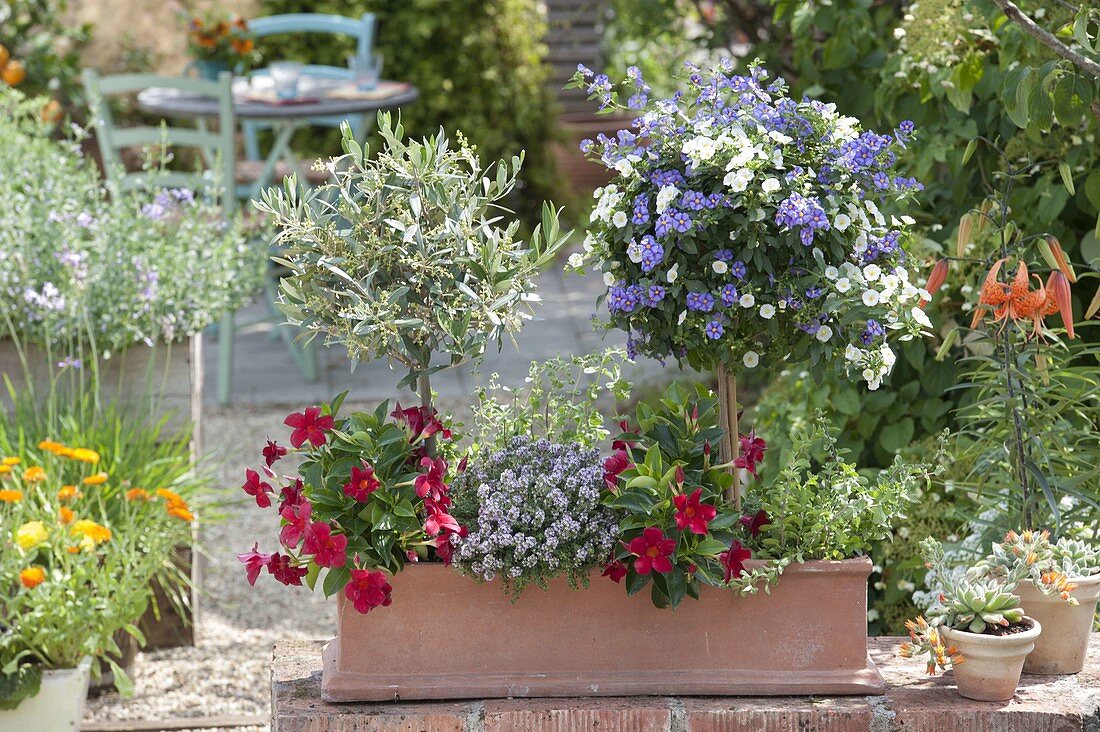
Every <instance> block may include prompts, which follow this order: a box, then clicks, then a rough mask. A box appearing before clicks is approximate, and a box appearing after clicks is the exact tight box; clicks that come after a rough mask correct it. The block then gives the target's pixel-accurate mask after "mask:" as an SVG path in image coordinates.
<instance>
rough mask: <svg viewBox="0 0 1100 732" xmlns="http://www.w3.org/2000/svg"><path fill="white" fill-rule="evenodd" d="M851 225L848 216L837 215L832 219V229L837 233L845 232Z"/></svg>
mask: <svg viewBox="0 0 1100 732" xmlns="http://www.w3.org/2000/svg"><path fill="white" fill-rule="evenodd" d="M851 225H852V219H851V217H850V216H848V214H844V213H839V214H837V215H836V216H834V217H833V228H834V229H836V230H837V231H846V230H847V229H848V227H849V226H851Z"/></svg>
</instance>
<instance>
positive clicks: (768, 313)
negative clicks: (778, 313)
mask: <svg viewBox="0 0 1100 732" xmlns="http://www.w3.org/2000/svg"><path fill="white" fill-rule="evenodd" d="M760 317H761V318H763V319H764V320H771V319H772V318H774V317H775V306H774V305H772V304H771V303H768V304H765V305H761V306H760Z"/></svg>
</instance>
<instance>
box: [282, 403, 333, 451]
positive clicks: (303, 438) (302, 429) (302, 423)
mask: <svg viewBox="0 0 1100 732" xmlns="http://www.w3.org/2000/svg"><path fill="white" fill-rule="evenodd" d="M283 424H285V425H286V426H287V427H292V428H293V429H294V431H293V432H291V433H290V444H291V445H293V446H294V447H295V448H299V447H301V446H302V445H304V444H305V443H307V442H308V443H310V444H311V445H313V446H314V447H320V446H321V445H323V444H325V432H327V431H328V430H331V429H332V428H333V427H335V426H336V421H335V420H334V419H333V418H332V415H328V414H326V415H323V416H322V414H321V408H320V407H309V408H307V409H306V410H305V411H304V412H295V413H294V414H288V415H287V418H286V419H285V420H283Z"/></svg>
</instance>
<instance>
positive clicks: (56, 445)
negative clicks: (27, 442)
mask: <svg viewBox="0 0 1100 732" xmlns="http://www.w3.org/2000/svg"><path fill="white" fill-rule="evenodd" d="M64 448H65V446H64V445H62V444H61V443H60V442H54V441H53V440H42V442H39V443H38V449H39V450H45V451H46V452H52V453H53V454H54V455H56V454H57V453H58V451H60V450H63V449H64Z"/></svg>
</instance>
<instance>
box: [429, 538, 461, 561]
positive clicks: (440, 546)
mask: <svg viewBox="0 0 1100 732" xmlns="http://www.w3.org/2000/svg"><path fill="white" fill-rule="evenodd" d="M432 544H433V545H434V546H435V553H436V554H437V555H439V561H441V562H443V566H444V567H449V566H451V560H452V559H453V558H454V553H455V548H454V546H453V545H452V544H451V535H450V534H440V535H439V536H437V537H435V538H434V539H432Z"/></svg>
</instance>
